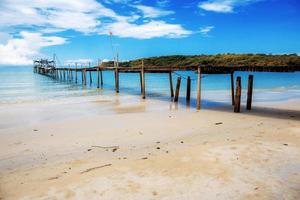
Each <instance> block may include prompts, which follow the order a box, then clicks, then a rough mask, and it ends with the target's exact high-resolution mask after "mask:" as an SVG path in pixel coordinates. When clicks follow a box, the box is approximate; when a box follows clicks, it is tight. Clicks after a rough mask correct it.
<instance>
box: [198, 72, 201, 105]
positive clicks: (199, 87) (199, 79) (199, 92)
mask: <svg viewBox="0 0 300 200" xmlns="http://www.w3.org/2000/svg"><path fill="white" fill-rule="evenodd" d="M197 85H198V88H197V110H200V109H201V68H200V66H199V67H198V79H197Z"/></svg>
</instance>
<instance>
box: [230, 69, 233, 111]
mask: <svg viewBox="0 0 300 200" xmlns="http://www.w3.org/2000/svg"><path fill="white" fill-rule="evenodd" d="M230 80H231V104H232V105H233V106H234V72H231V73H230Z"/></svg>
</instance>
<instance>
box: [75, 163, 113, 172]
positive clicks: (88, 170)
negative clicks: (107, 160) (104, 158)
mask: <svg viewBox="0 0 300 200" xmlns="http://www.w3.org/2000/svg"><path fill="white" fill-rule="evenodd" d="M111 165H112V164H105V165H101V166H97V167H92V168H89V169H87V170H84V171H82V172H80V174H84V173H88V172H90V171H93V170H95V169H100V168H103V167H109V166H111Z"/></svg>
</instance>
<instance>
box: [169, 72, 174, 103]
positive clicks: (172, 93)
mask: <svg viewBox="0 0 300 200" xmlns="http://www.w3.org/2000/svg"><path fill="white" fill-rule="evenodd" d="M169 82H170V93H171V98H173V97H174V89H173V79H172V72H171V71H170V72H169Z"/></svg>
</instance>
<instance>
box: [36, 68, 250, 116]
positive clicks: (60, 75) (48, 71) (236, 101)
mask: <svg viewBox="0 0 300 200" xmlns="http://www.w3.org/2000/svg"><path fill="white" fill-rule="evenodd" d="M106 70H107V69H106ZM109 70H114V78H115V90H116V93H119V73H120V69H119V68H118V66H117V67H115V68H113V69H112V68H110V69H109ZM102 71H103V70H102V68H101V67H99V66H98V67H90V65H89V67H86V68H77V66H76V67H75V68H71V67H69V68H55V67H44V66H35V67H34V72H35V73H39V74H42V75H45V76H48V77H51V78H53V79H56V80H62V81H69V82H74V83H75V84H82V85H87V79H89V83H90V84H92V83H93V78H92V73H93V72H96V74H97V79H96V82H97V88H100V87H101V88H102V87H103V74H102ZM133 73H139V74H140V87H141V96H142V98H143V99H145V98H146V92H145V73H146V71H145V68H144V65H143V64H142V67H141V69H140V70H139V71H135V72H133ZM159 73H166V74H168V75H169V85H170V96H171V99H172V101H174V102H178V99H179V92H180V85H181V79H182V77H181V76H178V77H177V81H176V88H175V92H174V89H173V79H172V71H171V70H170V71H162V72H159ZM196 73H197V103H196V108H197V110H200V109H201V81H202V78H203V76H202V73H201V67H198V70H197V72H196ZM233 74H234V72H231V73H230V75H231V97H232V106H233V111H234V112H237V113H238V112H240V105H241V91H242V87H241V77H240V76H238V77H237V78H236V84H235V86H236V87H235V88H234V76H233ZM80 76H81V78H80V79H79V77H80ZM184 78H185V79H186V81H187V84H186V87H187V88H186V102H187V104H189V102H190V98H191V77H190V76H188V77H184ZM79 81H81V82H80V83H79ZM252 93H253V75H249V78H248V91H247V106H246V108H247V110H251V107H252Z"/></svg>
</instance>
